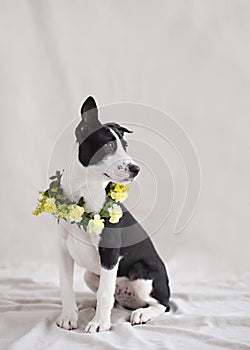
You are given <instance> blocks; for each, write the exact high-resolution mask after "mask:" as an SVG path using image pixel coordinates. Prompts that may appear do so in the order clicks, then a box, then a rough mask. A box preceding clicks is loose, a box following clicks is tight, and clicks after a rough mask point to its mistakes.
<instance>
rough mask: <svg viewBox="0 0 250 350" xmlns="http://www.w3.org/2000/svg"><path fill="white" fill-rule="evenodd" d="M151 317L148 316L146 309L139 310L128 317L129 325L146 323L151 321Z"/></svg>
mask: <svg viewBox="0 0 250 350" xmlns="http://www.w3.org/2000/svg"><path fill="white" fill-rule="evenodd" d="M151 317H152V315H151V314H150V312H149V310H148V308H140V309H137V310H134V311H132V312H131V315H130V323H131V324H132V326H133V325H135V324H143V323H146V322H148V321H149V320H150V319H151Z"/></svg>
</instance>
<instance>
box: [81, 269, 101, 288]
mask: <svg viewBox="0 0 250 350" xmlns="http://www.w3.org/2000/svg"><path fill="white" fill-rule="evenodd" d="M84 281H85V282H86V284H87V286H88V287H89V288H90V289H91V290H92V291H93V292H96V291H97V289H98V287H99V281H100V276H98V275H97V274H96V273H94V272H90V271H86V272H85V274H84Z"/></svg>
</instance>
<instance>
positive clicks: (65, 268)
mask: <svg viewBox="0 0 250 350" xmlns="http://www.w3.org/2000/svg"><path fill="white" fill-rule="evenodd" d="M66 236H67V231H66V230H65V229H64V228H63V227H62V225H60V224H59V225H58V245H59V274H60V290H61V298H62V307H63V309H62V313H61V315H60V316H59V317H58V319H57V320H56V324H57V325H58V326H59V327H61V328H64V329H75V328H77V321H78V309H77V305H76V302H75V295H74V291H73V270H74V261H73V259H72V258H71V256H70V254H69V251H68V248H67V246H66V241H65V237H66Z"/></svg>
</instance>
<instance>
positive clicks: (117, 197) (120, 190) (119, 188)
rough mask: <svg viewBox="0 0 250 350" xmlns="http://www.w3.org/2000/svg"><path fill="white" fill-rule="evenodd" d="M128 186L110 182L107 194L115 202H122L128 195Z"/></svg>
mask: <svg viewBox="0 0 250 350" xmlns="http://www.w3.org/2000/svg"><path fill="white" fill-rule="evenodd" d="M128 192H129V187H128V186H126V185H120V184H112V186H111V190H110V192H109V196H110V197H111V198H112V199H113V200H114V201H116V202H123V201H125V199H127V197H128Z"/></svg>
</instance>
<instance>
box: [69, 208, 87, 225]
mask: <svg viewBox="0 0 250 350" xmlns="http://www.w3.org/2000/svg"><path fill="white" fill-rule="evenodd" d="M83 213H84V208H83V207H80V206H79V205H77V204H71V205H70V206H69V213H68V215H67V220H69V221H70V222H73V221H74V222H80V221H81V220H82V214H83Z"/></svg>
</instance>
